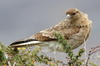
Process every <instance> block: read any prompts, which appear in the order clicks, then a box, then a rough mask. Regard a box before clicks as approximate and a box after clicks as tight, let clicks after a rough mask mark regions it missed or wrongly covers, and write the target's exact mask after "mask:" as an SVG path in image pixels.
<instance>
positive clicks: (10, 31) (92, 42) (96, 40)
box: [0, 0, 100, 49]
mask: <svg viewBox="0 0 100 66" xmlns="http://www.w3.org/2000/svg"><path fill="white" fill-rule="evenodd" d="M69 8H78V9H80V10H81V11H83V12H85V13H87V14H88V15H89V18H90V19H91V20H92V21H93V26H92V31H91V35H90V37H89V39H88V40H87V42H86V44H87V49H90V48H91V47H94V46H97V45H100V0H0V41H1V42H2V43H4V44H6V45H9V44H10V43H12V42H14V41H16V40H20V39H24V38H27V37H30V36H31V35H33V34H35V33H36V32H39V31H40V30H43V29H46V28H49V27H51V26H54V25H55V24H57V23H59V22H60V21H62V20H63V19H65V17H66V15H65V11H66V10H67V9H69Z"/></svg>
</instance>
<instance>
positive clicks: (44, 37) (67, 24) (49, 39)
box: [10, 8, 92, 52]
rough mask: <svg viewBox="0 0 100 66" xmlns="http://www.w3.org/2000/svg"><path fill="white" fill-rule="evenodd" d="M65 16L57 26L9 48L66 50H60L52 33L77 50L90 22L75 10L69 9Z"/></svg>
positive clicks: (15, 43)
mask: <svg viewBox="0 0 100 66" xmlns="http://www.w3.org/2000/svg"><path fill="white" fill-rule="evenodd" d="M65 14H66V18H65V19H64V20H62V21H60V22H59V23H58V24H57V25H55V26H53V27H50V28H48V29H45V30H42V31H40V32H37V33H36V34H33V35H32V36H30V37H28V38H26V39H24V40H19V41H15V42H13V43H11V44H10V46H11V47H13V48H17V47H24V46H32V45H33V46H36V45H37V46H40V47H47V48H49V49H51V50H54V49H56V50H57V51H62V52H63V50H67V49H66V48H62V44H59V42H58V41H57V37H56V36H55V34H54V33H55V32H58V33H60V34H61V35H62V36H63V37H64V39H65V40H67V44H70V45H71V47H72V50H73V49H76V48H78V47H79V46H81V45H82V44H84V42H85V41H86V40H87V38H88V37H89V35H90V31H91V27H92V21H91V20H90V19H89V18H88V15H87V14H86V13H83V12H82V11H80V10H79V9H77V8H70V9H68V10H67V11H66V12H65Z"/></svg>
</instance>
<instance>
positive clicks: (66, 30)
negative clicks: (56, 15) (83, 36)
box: [30, 21, 80, 41]
mask: <svg viewBox="0 0 100 66" xmlns="http://www.w3.org/2000/svg"><path fill="white" fill-rule="evenodd" d="M79 30H80V27H78V26H72V25H71V24H70V22H69V21H62V22H60V23H59V24H57V25H56V26H54V27H51V28H49V29H46V30H43V31H40V32H38V33H36V34H35V35H33V36H31V37H30V38H31V39H32V38H34V39H36V40H39V41H51V40H56V36H55V32H58V33H60V34H61V35H63V36H64V37H65V38H66V39H69V38H70V36H72V35H73V34H76V33H78V32H79Z"/></svg>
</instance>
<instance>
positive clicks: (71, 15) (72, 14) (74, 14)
mask: <svg viewBox="0 0 100 66" xmlns="http://www.w3.org/2000/svg"><path fill="white" fill-rule="evenodd" d="M66 16H67V18H68V19H74V20H75V19H78V18H80V17H81V16H82V12H81V11H80V10H78V9H76V8H71V9H68V10H67V11H66Z"/></svg>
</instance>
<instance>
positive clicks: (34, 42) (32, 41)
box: [10, 39, 41, 47]
mask: <svg viewBox="0 0 100 66" xmlns="http://www.w3.org/2000/svg"><path fill="white" fill-rule="evenodd" d="M37 44H41V41H38V40H36V39H27V40H22V41H16V42H13V43H12V44H10V46H11V47H23V46H31V45H37Z"/></svg>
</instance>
